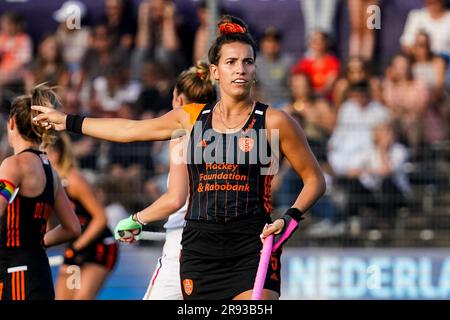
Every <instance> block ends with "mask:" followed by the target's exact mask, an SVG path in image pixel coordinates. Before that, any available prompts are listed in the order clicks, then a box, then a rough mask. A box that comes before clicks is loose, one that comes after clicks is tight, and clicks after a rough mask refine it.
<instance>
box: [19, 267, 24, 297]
mask: <svg viewBox="0 0 450 320" xmlns="http://www.w3.org/2000/svg"><path fill="white" fill-rule="evenodd" d="M20 282H21V283H22V286H21V288H20V291H21V292H22V297H21V300H25V271H21V272H20Z"/></svg>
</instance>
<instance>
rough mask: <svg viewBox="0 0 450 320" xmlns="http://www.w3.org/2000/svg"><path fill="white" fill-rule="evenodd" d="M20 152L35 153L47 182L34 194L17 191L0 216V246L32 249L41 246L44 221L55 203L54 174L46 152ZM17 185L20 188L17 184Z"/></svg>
mask: <svg viewBox="0 0 450 320" xmlns="http://www.w3.org/2000/svg"><path fill="white" fill-rule="evenodd" d="M22 152H32V153H34V154H36V155H37V156H38V157H39V159H40V160H41V162H42V165H43V168H44V172H45V177H46V184H45V188H44V191H43V192H42V193H41V194H40V195H39V196H37V197H34V198H28V197H25V196H22V195H20V194H17V196H16V197H15V198H14V200H13V202H12V203H10V204H8V206H7V207H6V214H4V215H3V216H2V217H1V218H0V249H2V248H5V249H9V248H11V249H17V248H24V249H32V248H40V247H42V241H43V239H44V235H45V233H46V228H47V220H48V218H49V216H50V215H51V214H52V212H53V204H54V202H55V195H54V188H53V173H52V168H51V165H50V162H49V161H48V159H47V154H46V153H45V152H40V151H37V150H33V149H27V150H24V151H22ZM19 188H20V187H19Z"/></svg>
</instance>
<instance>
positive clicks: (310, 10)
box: [300, 0, 339, 37]
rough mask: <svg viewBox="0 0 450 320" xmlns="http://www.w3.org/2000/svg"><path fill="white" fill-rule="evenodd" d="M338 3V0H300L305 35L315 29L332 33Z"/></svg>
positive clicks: (307, 35) (308, 34)
mask: <svg viewBox="0 0 450 320" xmlns="http://www.w3.org/2000/svg"><path fill="white" fill-rule="evenodd" d="M338 4H339V0H300V5H301V8H302V11H303V19H304V21H305V36H306V37H309V36H310V35H311V33H312V31H313V30H316V29H319V30H322V31H324V32H326V33H328V34H333V33H334V32H335V28H334V26H333V22H334V18H335V15H336V9H337V7H338Z"/></svg>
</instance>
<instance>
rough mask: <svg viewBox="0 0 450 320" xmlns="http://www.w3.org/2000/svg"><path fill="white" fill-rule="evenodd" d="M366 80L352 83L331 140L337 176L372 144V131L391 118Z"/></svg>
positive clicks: (332, 156)
mask: <svg viewBox="0 0 450 320" xmlns="http://www.w3.org/2000/svg"><path fill="white" fill-rule="evenodd" d="M370 91H371V90H370V85H369V83H368V82H367V81H363V82H359V83H355V84H352V85H351V86H350V88H349V97H348V99H347V100H346V101H345V102H344V104H343V105H342V106H341V107H340V109H339V112H338V116H337V121H336V126H335V129H334V131H333V134H332V135H331V138H330V140H329V143H328V160H329V162H330V164H331V167H332V168H333V171H334V173H335V174H336V175H338V176H341V175H346V174H347V172H348V170H350V169H351V168H352V167H353V166H354V161H355V156H356V155H357V154H359V153H361V152H364V151H367V150H370V149H371V148H372V146H373V141H372V130H373V128H374V127H375V126H376V125H377V124H378V123H380V122H382V121H386V120H388V119H389V111H388V109H387V108H386V107H385V106H384V105H382V104H381V103H379V102H378V101H375V100H373V99H372V97H371V95H370Z"/></svg>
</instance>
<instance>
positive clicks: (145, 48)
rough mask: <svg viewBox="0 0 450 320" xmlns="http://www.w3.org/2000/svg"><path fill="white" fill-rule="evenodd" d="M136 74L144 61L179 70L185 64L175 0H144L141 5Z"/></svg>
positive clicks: (135, 58)
mask: <svg viewBox="0 0 450 320" xmlns="http://www.w3.org/2000/svg"><path fill="white" fill-rule="evenodd" d="M133 60H134V64H135V67H134V70H135V72H134V73H133V74H134V75H135V76H137V74H138V70H140V68H141V67H142V64H143V63H144V62H145V61H155V62H157V63H161V64H164V65H165V66H166V67H167V68H170V69H172V71H173V72H174V73H175V74H177V73H178V72H179V71H180V70H182V69H183V67H184V59H183V56H182V54H181V51H180V39H179V36H178V33H177V22H176V7H175V4H174V3H173V1H172V0H144V1H143V2H142V3H141V4H140V6H139V13H138V32H137V37H136V51H135V55H134V58H133Z"/></svg>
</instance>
